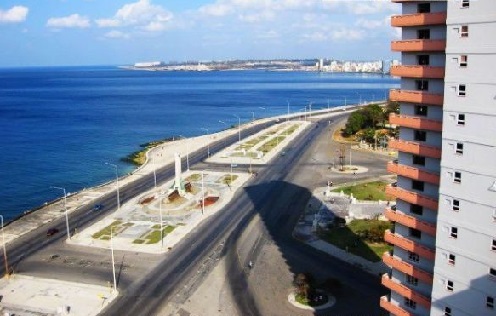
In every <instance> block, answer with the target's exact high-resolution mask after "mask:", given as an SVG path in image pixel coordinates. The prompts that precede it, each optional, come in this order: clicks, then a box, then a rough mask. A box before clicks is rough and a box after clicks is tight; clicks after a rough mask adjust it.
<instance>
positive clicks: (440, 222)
mask: <svg viewBox="0 0 496 316" xmlns="http://www.w3.org/2000/svg"><path fill="white" fill-rule="evenodd" d="M393 2H398V3H400V5H401V6H402V14H401V15H398V16H394V17H392V19H391V24H392V26H394V27H401V28H402V39H401V40H400V41H393V42H392V44H391V48H392V50H394V51H398V52H401V58H402V65H401V66H395V67H392V68H391V74H392V75H395V76H399V77H401V89H398V90H392V91H391V92H390V99H391V100H393V101H398V102H400V114H399V115H395V114H393V115H391V117H390V122H391V123H392V124H397V125H399V126H400V133H399V135H400V136H399V139H397V140H392V141H391V142H390V147H391V148H395V149H397V150H398V160H397V161H395V162H394V163H389V164H388V166H387V168H388V171H389V172H391V173H394V174H397V176H398V180H397V183H396V185H393V186H391V187H388V188H387V193H389V194H391V195H393V196H395V197H396V199H397V203H396V207H394V209H388V210H386V217H387V218H389V219H390V220H391V221H394V222H395V227H394V232H391V231H387V232H386V234H385V240H386V241H388V242H389V243H391V244H393V245H394V250H393V253H391V254H385V255H384V257H383V261H384V262H385V263H386V264H387V265H388V266H390V267H391V273H389V274H386V275H384V276H383V277H382V283H383V284H384V286H386V287H387V288H389V289H390V290H391V294H390V295H389V296H386V297H382V298H381V302H380V304H381V306H382V307H383V308H384V309H385V310H387V311H389V312H390V313H391V314H394V315H446V316H450V315H496V306H495V299H496V1H494V0H448V1H412V0H393Z"/></svg>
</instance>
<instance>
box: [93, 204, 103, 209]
mask: <svg viewBox="0 0 496 316" xmlns="http://www.w3.org/2000/svg"><path fill="white" fill-rule="evenodd" d="M101 210H103V204H95V206H93V211H101Z"/></svg>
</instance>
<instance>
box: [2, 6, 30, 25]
mask: <svg viewBox="0 0 496 316" xmlns="http://www.w3.org/2000/svg"><path fill="white" fill-rule="evenodd" d="M28 12H29V9H28V8H26V7H23V6H14V7H12V8H10V9H8V10H6V11H4V10H0V23H18V22H23V21H26V17H27V16H28Z"/></svg>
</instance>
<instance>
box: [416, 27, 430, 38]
mask: <svg viewBox="0 0 496 316" xmlns="http://www.w3.org/2000/svg"><path fill="white" fill-rule="evenodd" d="M430 38H431V30H429V29H422V30H418V31H417V39H430Z"/></svg>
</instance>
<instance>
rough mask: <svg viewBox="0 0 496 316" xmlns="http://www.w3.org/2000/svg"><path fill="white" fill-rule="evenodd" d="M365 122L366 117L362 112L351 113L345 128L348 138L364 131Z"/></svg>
mask: <svg viewBox="0 0 496 316" xmlns="http://www.w3.org/2000/svg"><path fill="white" fill-rule="evenodd" d="M365 121H366V117H365V116H364V115H363V112H362V111H356V112H353V113H351V114H350V116H349V117H348V121H347V122H346V125H345V127H344V133H345V134H346V135H348V136H349V135H354V134H356V132H358V131H359V130H361V129H362V127H363V125H364V123H365Z"/></svg>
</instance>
